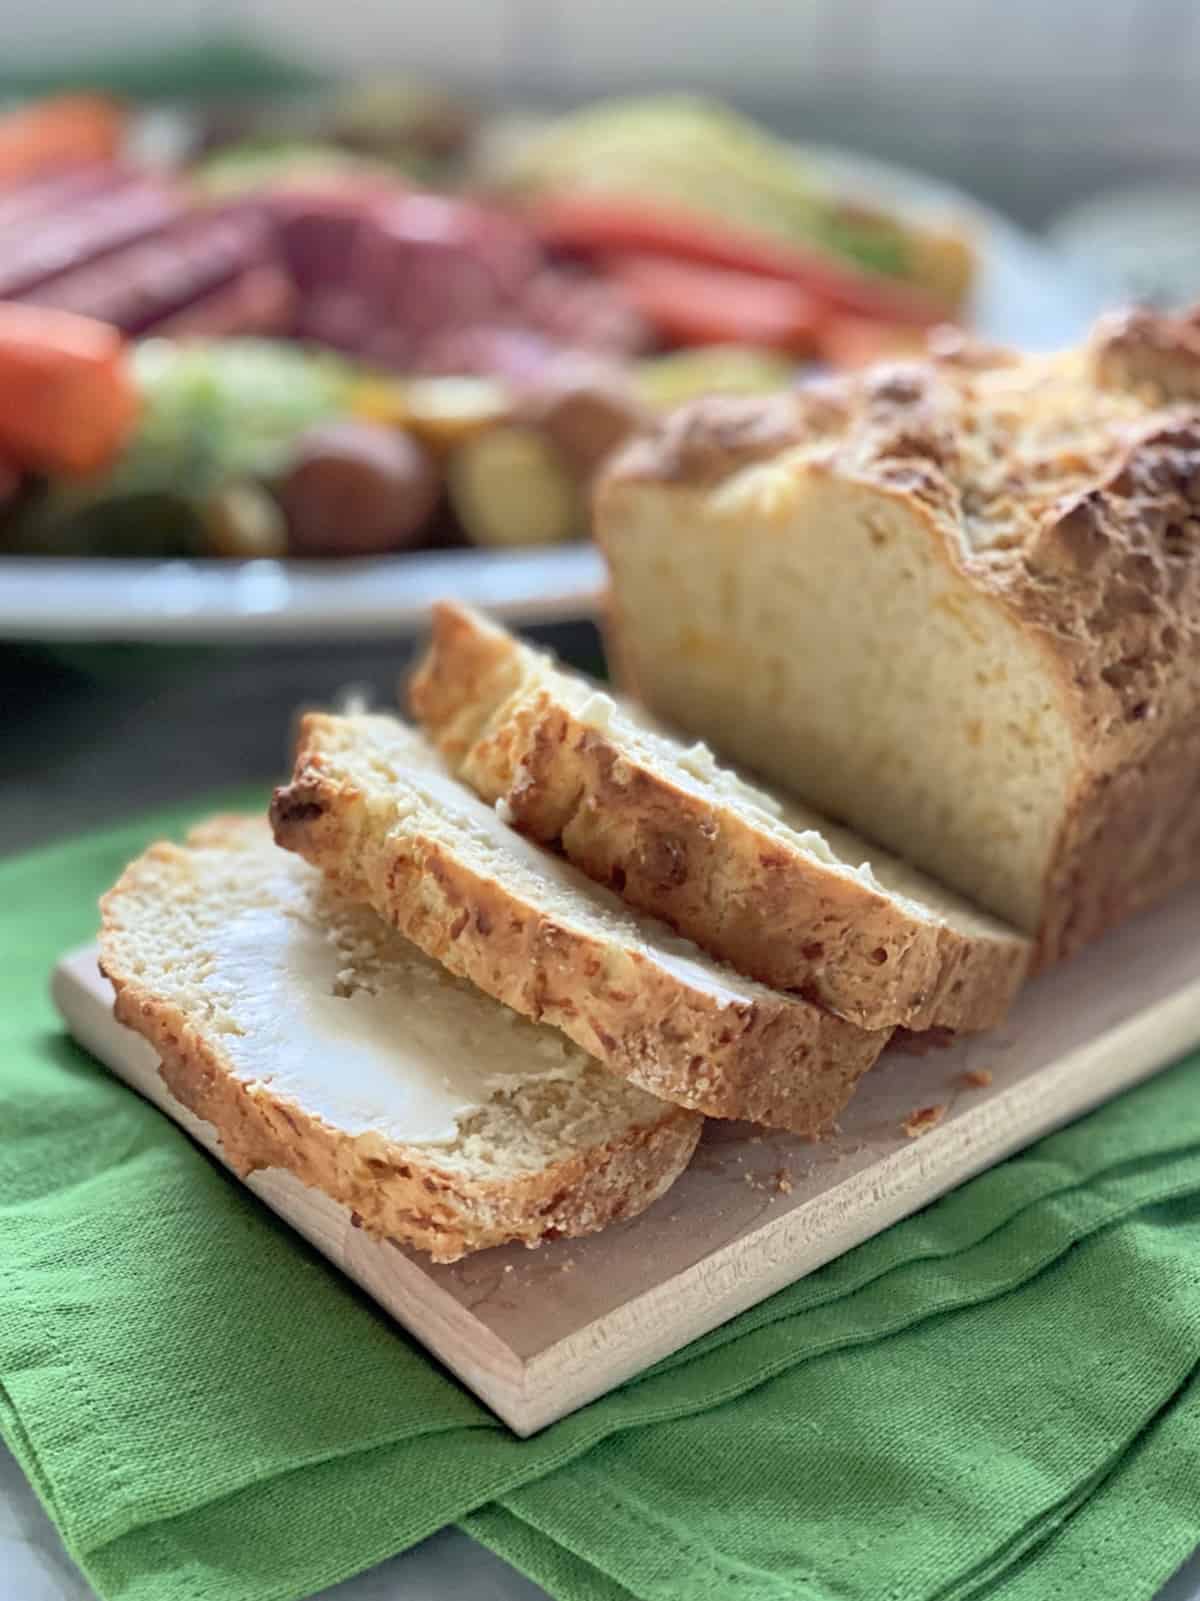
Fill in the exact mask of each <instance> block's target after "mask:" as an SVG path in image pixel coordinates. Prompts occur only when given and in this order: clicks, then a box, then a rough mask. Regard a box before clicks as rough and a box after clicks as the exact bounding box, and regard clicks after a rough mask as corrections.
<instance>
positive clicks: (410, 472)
mask: <svg viewBox="0 0 1200 1601" xmlns="http://www.w3.org/2000/svg"><path fill="white" fill-rule="evenodd" d="M278 493H279V501H280V504H281V505H282V507H283V510H284V515H285V516H286V518H287V527H288V542H289V547H290V549H291V551H292V554H293V555H296V556H371V555H376V554H378V553H380V552H382V551H388V550H406V549H412V548H413V547H414V546H416V545H417V544H418V543H419V542H420V540H421V536H422V534H423V532H424V529H425V525H426V524H427V523H428V522H429V519H430V518H431V517H432V515H433V511H434V508H435V506H436V505H437V501H438V496H439V494H440V493H441V480H440V476H439V474H438V470H437V467H436V466H435V464H434V462H433V459H432V457H431V456H430V455H429V453H428V451H426V450H425V449H424V447H423V446H422V445H421V444H419V443H418V441H417V440H416V439H414V438H413V436H412V435H411V434H408V433H405V432H403V431H402V430H399V429H395V428H387V427H384V426H382V425H380V424H378V423H368V422H360V421H357V420H354V419H346V420H340V421H335V422H324V423H317V424H316V425H315V426H313V427H312V428H310V429H308V430H307V432H306V433H304V434H303V435H302V436H301V438H300V439H299V440H298V442H297V446H296V453H295V457H294V459H293V462H292V466H291V469H290V470H289V472H288V473H287V475H286V477H285V478H284V480H283V482H282V483H281V484H280V486H279V491H278Z"/></svg>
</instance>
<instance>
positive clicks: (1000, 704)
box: [596, 313, 1200, 965]
mask: <svg viewBox="0 0 1200 1601" xmlns="http://www.w3.org/2000/svg"><path fill="white" fill-rule="evenodd" d="M1197 326H1198V325H1197V321H1196V319H1195V318H1182V319H1170V318H1163V317H1158V316H1155V315H1154V314H1151V313H1143V314H1139V315H1137V316H1134V317H1126V318H1124V319H1121V320H1118V321H1115V322H1112V321H1110V322H1108V323H1106V324H1105V325H1103V326H1102V327H1101V328H1099V329H1098V330H1097V332H1096V333H1095V335H1094V336H1093V338H1092V340H1091V342H1090V344H1089V345H1088V346H1087V347H1086V348H1084V349H1082V350H1077V351H1072V352H1067V353H1064V354H1061V355H1057V356H1053V357H1036V358H1035V357H1017V356H1015V355H1010V354H1007V353H1003V352H1000V353H997V352H978V351H972V350H970V349H969V348H964V349H960V350H958V351H954V350H949V351H947V352H945V353H943V354H941V355H939V356H938V357H937V358H936V359H932V360H930V361H928V362H923V363H911V364H904V365H891V366H886V367H879V368H875V369H872V370H869V371H867V372H866V373H864V374H861V375H856V376H853V377H850V378H847V379H844V380H841V381H836V382H833V383H830V384H826V385H824V386H822V387H820V388H814V389H811V390H801V391H797V392H796V393H795V394H794V395H791V396H787V397H776V398H774V399H772V400H770V401H758V400H751V401H737V400H726V401H721V402H718V401H711V400H710V401H708V402H705V403H701V404H698V405H696V406H693V407H692V408H690V409H688V410H684V411H682V412H679V413H676V414H675V415H674V416H673V417H671V418H669V419H668V420H667V421H665V422H664V423H663V424H662V425H661V427H660V428H659V429H658V430H657V432H655V433H653V434H650V435H647V436H646V437H644V438H643V439H642V440H641V441H640V442H638V443H637V444H636V445H634V446H632V447H630V449H629V450H628V451H627V452H626V453H625V454H624V456H623V457H622V458H621V459H619V460H618V461H617V462H616V463H614V464H613V466H612V467H611V469H610V470H609V471H608V473H607V474H606V475H605V477H604V480H603V481H602V482H601V484H600V486H599V488H598V491H597V496H596V524H597V534H598V538H599V541H600V544H601V546H602V548H603V550H604V552H605V554H606V556H607V559H608V564H609V570H610V574H611V580H612V588H611V610H610V619H611V627H610V641H609V642H610V646H611V647H612V650H613V652H614V655H615V657H616V661H617V664H618V671H619V673H620V676H621V678H622V681H623V682H628V683H630V684H632V685H633V686H634V687H635V688H636V690H637V692H638V694H639V695H640V697H641V698H642V699H644V700H645V701H646V702H647V703H648V704H649V705H650V707H651V708H652V709H653V710H654V711H655V712H656V713H657V714H658V715H659V716H661V717H663V718H664V719H665V720H667V721H669V722H670V723H671V724H672V725H674V726H676V727H679V728H682V729H684V730H685V731H686V732H687V733H689V734H692V735H696V736H698V737H700V738H703V739H705V740H707V741H709V742H710V743H711V744H712V745H713V747H714V748H715V749H716V750H718V751H719V752H720V753H721V754H722V755H723V756H726V757H729V758H732V759H734V760H736V761H740V762H744V763H745V764H746V766H747V767H749V768H751V769H753V770H755V771H757V772H761V773H764V774H765V775H767V776H768V777H769V778H771V779H773V780H775V781H776V782H778V783H780V784H782V785H783V786H785V787H786V788H787V789H788V790H789V791H790V792H791V793H794V794H797V795H800V796H803V798H804V799H805V800H806V801H808V802H810V803H811V804H813V805H815V806H817V807H819V808H820V809H821V810H822V811H824V812H827V813H829V814H830V815H832V816H834V817H836V818H838V819H839V820H840V821H844V822H848V823H850V824H852V825H853V826H854V827H856V828H859V829H861V830H862V831H863V832H864V833H865V834H867V835H868V836H869V837H871V838H873V839H878V840H879V841H880V843H881V844H883V845H886V846H887V847H889V848H890V849H892V850H895V851H897V852H899V853H900V854H901V855H902V856H904V857H905V858H906V859H907V860H910V861H913V862H915V863H916V864H917V865H919V866H920V867H922V868H923V869H924V870H925V871H926V872H928V873H930V874H931V875H933V876H935V877H936V878H938V879H939V880H941V881H942V882H944V883H946V884H948V885H951V886H952V887H953V888H954V889H956V890H957V891H958V892H959V893H961V894H964V895H967V896H969V897H970V898H971V899H972V900H973V901H975V902H976V903H977V904H979V905H981V906H983V907H985V908H986V909H987V910H989V911H990V912H992V913H994V914H995V915H996V916H999V917H1003V918H1004V919H1005V920H1006V921H1008V922H1010V923H1012V924H1013V925H1014V926H1016V927H1018V928H1020V929H1021V930H1022V931H1023V932H1025V933H1027V934H1030V935H1033V936H1034V937H1035V941H1036V945H1037V951H1036V954H1035V962H1036V963H1038V964H1040V965H1044V964H1045V963H1047V962H1050V961H1053V960H1056V959H1058V958H1060V957H1063V956H1066V955H1069V954H1070V953H1071V952H1072V951H1074V950H1076V949H1077V948H1078V947H1079V946H1080V945H1081V944H1083V943H1084V941H1086V940H1088V939H1091V938H1093V937H1095V936H1096V935H1097V934H1099V933H1101V932H1102V931H1103V930H1104V929H1105V928H1107V927H1109V926H1111V925H1112V924H1113V923H1115V922H1117V921H1119V920H1120V919H1122V918H1125V917H1128V916H1129V915H1131V914H1132V913H1134V912H1135V911H1137V910H1138V909H1139V908H1141V907H1144V906H1147V905H1149V904H1151V903H1152V902H1153V901H1155V900H1157V899H1158V898H1160V897H1161V896H1163V895H1164V894H1166V893H1167V892H1168V891H1170V890H1172V889H1174V888H1175V887H1177V886H1178V885H1180V884H1182V883H1184V882H1186V881H1187V880H1189V879H1191V878H1194V877H1196V876H1197V874H1200V807H1198V806H1197V805H1196V804H1195V796H1196V793H1197V788H1198V786H1200V652H1198V651H1197V648H1196V641H1197V632H1198V630H1200V537H1197V535H1198V530H1200V404H1198V400H1200V338H1198V337H1197Z"/></svg>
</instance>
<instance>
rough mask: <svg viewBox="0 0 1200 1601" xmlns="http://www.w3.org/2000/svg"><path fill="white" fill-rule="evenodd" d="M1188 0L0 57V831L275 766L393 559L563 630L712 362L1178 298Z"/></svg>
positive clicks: (710, 378) (582, 649) (306, 33)
mask: <svg viewBox="0 0 1200 1601" xmlns="http://www.w3.org/2000/svg"><path fill="white" fill-rule="evenodd" d="M1198 84H1200V8H1197V7H1196V6H1195V5H1194V4H1192V3H1190V0H1091V3H1084V0H1059V3H1058V4H1056V5H1054V6H1047V5H1045V4H1043V3H1038V0H1003V3H1001V0H994V3H993V0H974V3H956V4H951V3H950V0H941V3H932V0H923V3H909V4H906V5H903V6H900V5H888V4H884V3H883V0H808V3H806V4H803V5H791V6H780V5H778V4H774V3H770V0H743V3H742V4H741V5H739V6H737V7H730V6H728V5H724V4H722V5H718V4H717V3H715V0H690V3H685V0H642V3H639V4H637V5H626V4H622V3H620V0H612V3H609V4H607V5H602V6H597V5H594V4H591V3H585V0H439V3H438V4H437V5H436V6H416V5H409V6H403V5H401V6H398V5H396V4H394V3H389V0H360V3H358V4H356V5H354V6H353V7H345V8H337V7H330V6H329V5H327V4H326V3H324V0H249V3H245V4H234V3H231V0H190V3H185V0H160V3H159V4H158V5H157V6H156V7H154V9H153V13H152V15H149V16H148V15H147V13H146V10H145V8H144V7H143V6H141V5H135V4H134V3H133V0H109V3H107V4H106V5H105V6H103V7H102V8H101V7H97V6H95V5H93V4H90V3H85V0H47V3H45V4H42V5H40V6H38V7H31V8H25V10H24V11H23V12H22V14H21V16H20V17H19V19H16V25H15V26H14V27H10V30H9V35H8V37H7V38H6V44H5V52H4V59H3V62H2V63H0V96H2V97H3V102H4V115H3V116H2V117H0V671H2V673H3V683H4V691H5V702H6V707H8V708H11V710H10V713H9V715H8V716H7V717H6V718H5V719H4V720H3V724H2V725H0V741H2V743H0V775H2V776H0V849H15V848H18V847H20V846H22V845H25V844H29V843H33V842H35V841H38V840H45V839H50V838H54V837H57V836H59V835H62V834H64V833H66V832H69V831H70V830H72V829H74V828H76V827H80V826H84V825H85V824H87V823H92V822H94V823H102V822H105V821H107V820H109V819H111V818H112V817H115V816H118V815H121V814H122V813H123V812H125V811H127V810H128V809H129V808H130V806H131V805H139V806H141V805H145V806H150V805H153V804H155V803H157V802H160V801H168V800H173V799H183V798H185V797H187V796H189V795H191V794H193V793H195V792H196V791H197V790H198V789H201V788H209V787H213V786H220V785H224V784H228V783H238V782H241V781H243V780H247V779H250V780H260V779H261V780H268V779H269V778H271V777H272V776H273V775H274V774H275V773H276V772H277V771H278V770H279V769H280V768H281V766H282V764H283V760H284V750H283V740H282V736H281V734H280V730H281V729H283V728H285V727H286V726H287V723H288V719H289V717H290V715H291V713H292V712H293V711H294V709H295V708H296V706H297V705H298V704H301V703H303V702H306V701H318V700H325V699H329V698H331V697H333V696H336V695H337V694H338V693H339V692H341V691H343V690H345V689H346V687H347V686H350V685H365V686H367V688H368V690H369V691H370V693H372V694H373V695H374V696H376V697H377V698H379V699H381V700H385V701H388V700H390V699H391V698H392V696H393V693H394V683H395V679H396V677H397V675H398V673H399V672H400V670H401V669H402V667H403V664H404V661H405V660H406V659H407V656H408V654H409V652H410V651H411V649H412V641H413V639H414V637H415V635H416V633H417V632H418V631H419V629H420V627H421V622H422V618H423V616H424V612H425V609H426V607H427V606H428V603H429V601H430V600H431V599H433V598H435V597H436V596H437V595H439V594H443V593H455V594H458V595H460V596H462V597H464V598H467V599H470V600H474V601H477V602H479V603H481V604H485V605H489V606H492V607H494V608H495V609H497V610H499V611H501V612H503V613H505V614H506V615H508V616H511V617H513V618H514V619H516V620H517V621H519V622H521V623H522V624H524V625H526V626H528V627H529V628H530V629H532V630H533V631H534V632H536V633H538V634H539V635H540V637H542V638H544V639H548V640H550V641H552V642H553V643H555V644H556V645H558V646H559V648H561V649H563V650H565V651H566V653H567V654H569V655H571V656H572V657H573V658H574V659H575V660H577V661H578V662H579V663H580V664H581V665H584V666H587V667H589V668H591V669H592V670H595V671H601V670H602V653H601V649H600V644H599V639H598V636H597V634H596V631H595V628H594V626H593V617H594V615H595V611H596V602H597V596H598V594H599V592H600V589H601V586H602V583H603V573H602V570H601V565H600V562H599V558H598V556H597V555H596V553H595V550H594V548H593V547H592V546H591V544H590V542H589V540H588V532H589V530H588V489H589V485H590V482H591V480H592V477H593V475H594V473H595V471H596V470H597V469H598V468H599V466H600V465H601V464H602V463H603V461H604V460H605V459H606V457H607V455H608V454H609V452H610V451H611V450H613V449H614V448H617V447H618V446H619V445H620V443H621V441H622V440H623V439H624V438H625V437H627V436H628V434H629V433H630V432H631V431H633V430H635V429H637V428H641V427H645V426H649V425H652V424H653V422H654V420H655V418H656V417H658V416H659V415H661V414H662V413H663V412H665V411H666V410H668V409H670V407H671V406H673V405H675V404H678V403H680V402H683V401H687V400H689V399H692V398H694V397H696V396H698V395H703V394H707V393H711V392H714V391H724V392H734V393H759V392H764V393H765V392H771V391H775V390H779V389H785V388H787V387H788V386H789V385H791V384H793V383H795V382H803V381H805V380H806V378H807V377H808V376H809V375H810V374H812V373H813V372H819V371H828V370H830V369H832V370H835V371H837V370H847V369H853V368H855V367H857V366H860V365H862V364H863V363H864V362H866V361H870V360H876V359H892V358H904V357H907V356H910V355H914V354H920V353H921V352H922V351H923V350H924V349H925V348H926V347H927V342H928V340H929V339H930V338H933V339H935V340H937V339H941V338H945V337H947V335H946V332H945V330H946V327H947V325H950V326H953V327H955V328H957V330H958V333H956V334H954V335H952V337H961V336H962V335H964V334H965V335H967V336H978V337H983V338H987V339H998V340H1003V341H1005V342H1009V343H1013V344H1018V345H1024V346H1027V347H1030V348H1041V349H1045V348H1053V347H1056V346H1060V345H1063V344H1066V343H1069V342H1071V341H1072V340H1075V339H1077V338H1079V337H1081V336H1082V334H1083V333H1084V332H1085V331H1086V329H1087V327H1088V325H1089V323H1090V322H1091V321H1092V319H1093V318H1094V316H1095V315H1096V314H1097V312H1098V311H1099V310H1101V309H1102V308H1104V307H1106V306H1108V305H1112V304H1116V303H1119V302H1122V301H1128V300H1131V299H1140V300H1146V301H1151V302H1154V303H1157V304H1161V305H1179V304H1183V303H1186V302H1188V301H1189V300H1190V299H1192V298H1193V297H1195V298H1200V183H1198V182H1197V175H1196V170H1195V169H1196V150H1197V148H1198V145H1200V97H1197V95H1196V94H1195V93H1194V92H1193V91H1194V89H1195V88H1196V86H1197V85H1198Z"/></svg>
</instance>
